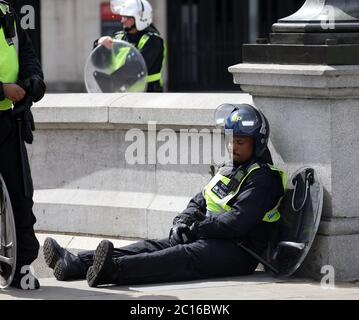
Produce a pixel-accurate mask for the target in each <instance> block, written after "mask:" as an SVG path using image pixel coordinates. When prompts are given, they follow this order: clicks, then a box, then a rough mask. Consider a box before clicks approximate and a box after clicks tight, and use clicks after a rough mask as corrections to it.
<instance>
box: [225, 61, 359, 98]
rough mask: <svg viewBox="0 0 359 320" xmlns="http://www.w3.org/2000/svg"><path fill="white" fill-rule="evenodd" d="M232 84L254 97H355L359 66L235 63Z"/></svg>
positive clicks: (231, 70)
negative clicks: (239, 86) (237, 85)
mask: <svg viewBox="0 0 359 320" xmlns="http://www.w3.org/2000/svg"><path fill="white" fill-rule="evenodd" d="M229 71H230V72H231V73H233V77H234V82H235V83H237V84H240V85H241V88H242V90H243V91H244V92H248V93H251V94H252V93H253V95H254V96H269V97H275V96H277V97H301V98H311V99H313V98H334V99H335V98H343V99H348V98H357V97H358V96H359V92H358V90H357V89H358V86H359V85H358V84H359V66H356V65H354V66H321V65H285V64H281V65H277V64H250V63H247V64H239V65H235V66H232V67H230V68H229Z"/></svg>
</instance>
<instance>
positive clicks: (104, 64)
mask: <svg viewBox="0 0 359 320" xmlns="http://www.w3.org/2000/svg"><path fill="white" fill-rule="evenodd" d="M147 75H148V72H147V67H146V63H145V60H144V59H143V56H142V54H141V53H140V52H139V51H138V50H137V49H136V48H135V47H134V46H133V45H132V44H130V43H128V42H126V41H121V40H114V41H113V45H112V49H108V48H106V47H105V46H102V45H99V46H98V47H97V48H95V49H94V50H93V51H92V53H91V54H90V56H89V58H88V60H87V62H86V67H85V84H86V89H87V91H88V92H89V93H125V92H145V91H146V89H147V81H146V79H147Z"/></svg>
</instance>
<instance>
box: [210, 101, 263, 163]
mask: <svg viewBox="0 0 359 320" xmlns="http://www.w3.org/2000/svg"><path fill="white" fill-rule="evenodd" d="M215 120H216V124H217V125H222V126H223V125H224V130H225V134H226V135H227V134H228V135H233V136H244V137H253V139H254V147H255V157H256V158H260V157H262V156H263V154H264V152H265V151H266V150H267V146H268V142H269V134H270V128H269V123H268V120H267V118H266V117H265V116H264V114H263V113H262V112H261V111H260V110H258V109H257V108H256V107H254V106H253V105H249V104H228V103H227V104H223V105H221V106H219V107H218V108H217V111H216V115H215Z"/></svg>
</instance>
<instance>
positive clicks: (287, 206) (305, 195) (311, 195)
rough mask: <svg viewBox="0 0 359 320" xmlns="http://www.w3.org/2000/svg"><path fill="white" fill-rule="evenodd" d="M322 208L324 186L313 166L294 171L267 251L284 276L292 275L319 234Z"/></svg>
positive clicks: (270, 259)
mask: <svg viewBox="0 0 359 320" xmlns="http://www.w3.org/2000/svg"><path fill="white" fill-rule="evenodd" d="M322 208H323V185H322V183H321V181H320V178H319V176H318V174H317V173H316V171H315V170H314V169H313V168H310V167H305V168H302V169H300V170H298V171H297V172H295V173H294V174H293V176H292V178H291V179H290V180H289V181H288V186H287V190H286V194H285V197H284V198H283V200H282V203H281V206H280V208H279V211H280V213H281V220H280V223H279V225H278V230H277V232H276V233H275V234H274V237H273V239H272V243H271V245H270V248H269V251H268V257H267V258H268V260H269V261H268V262H269V263H270V264H271V266H273V267H275V268H276V269H277V272H276V273H277V274H278V275H280V276H283V277H289V276H291V275H293V274H294V273H295V272H296V271H297V270H298V268H299V267H300V266H301V264H302V263H303V261H304V259H305V257H306V256H307V254H308V252H309V250H310V248H311V246H312V244H313V241H314V238H315V236H316V234H317V231H318V228H319V223H320V219H321V215H322Z"/></svg>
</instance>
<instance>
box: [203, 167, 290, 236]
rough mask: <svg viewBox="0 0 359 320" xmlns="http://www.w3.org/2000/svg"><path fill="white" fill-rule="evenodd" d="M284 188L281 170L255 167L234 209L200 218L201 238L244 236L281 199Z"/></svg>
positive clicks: (234, 204)
mask: <svg viewBox="0 0 359 320" xmlns="http://www.w3.org/2000/svg"><path fill="white" fill-rule="evenodd" d="M283 193H284V190H283V186H282V183H281V178H280V176H279V174H278V173H277V172H273V171H271V170H270V169H269V168H261V169H260V170H257V171H254V172H253V173H252V174H251V175H250V176H249V177H248V178H247V180H246V181H245V182H244V184H243V186H242V190H241V191H240V193H239V195H238V197H237V198H236V200H235V202H234V203H233V205H232V210H231V211H230V212H227V213H224V214H221V215H219V216H217V217H207V218H206V219H205V220H203V221H202V222H200V224H199V230H198V236H199V238H217V239H243V238H245V237H246V236H247V235H248V234H249V233H250V232H251V231H252V230H253V229H254V228H255V227H256V226H257V225H258V224H259V223H261V222H262V219H263V218H264V215H265V214H266V212H268V211H269V210H271V209H273V208H274V207H275V206H276V204H277V203H278V201H279V199H280V197H281V196H282V195H283Z"/></svg>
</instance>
